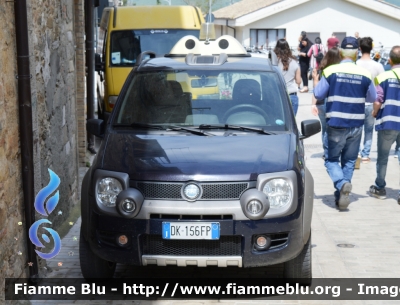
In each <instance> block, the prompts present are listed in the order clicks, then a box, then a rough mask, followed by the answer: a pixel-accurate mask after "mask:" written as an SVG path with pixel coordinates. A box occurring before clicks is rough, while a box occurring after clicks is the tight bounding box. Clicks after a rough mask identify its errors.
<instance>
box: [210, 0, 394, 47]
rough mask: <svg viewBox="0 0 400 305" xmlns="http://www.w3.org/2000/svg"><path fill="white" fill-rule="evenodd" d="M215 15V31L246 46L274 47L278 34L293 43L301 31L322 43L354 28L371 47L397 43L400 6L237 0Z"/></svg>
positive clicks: (342, 0) (344, 0)
mask: <svg viewBox="0 0 400 305" xmlns="http://www.w3.org/2000/svg"><path fill="white" fill-rule="evenodd" d="M214 15H215V18H216V19H215V24H216V33H217V35H219V36H221V35H224V34H229V35H235V37H236V38H237V39H238V40H239V41H241V42H242V43H243V45H244V46H245V47H257V48H271V47H272V48H273V47H274V46H275V44H276V41H277V40H278V39H280V38H286V40H287V41H288V42H289V45H291V46H296V45H297V44H298V38H299V35H300V32H301V31H306V32H307V34H308V36H309V37H310V38H311V39H312V40H313V38H315V37H317V36H319V37H321V39H322V41H323V43H326V41H327V39H328V38H329V37H331V34H332V33H336V35H337V37H338V38H339V39H340V38H342V37H345V36H354V34H355V32H359V35H360V37H365V36H370V37H372V39H373V40H374V46H375V47H380V46H384V47H392V46H393V45H399V44H400V7H397V6H395V5H393V4H390V3H388V2H383V1H377V0H363V1H357V0H242V1H240V2H238V3H235V4H233V5H230V6H227V7H224V8H222V9H220V10H217V11H215V12H214Z"/></svg>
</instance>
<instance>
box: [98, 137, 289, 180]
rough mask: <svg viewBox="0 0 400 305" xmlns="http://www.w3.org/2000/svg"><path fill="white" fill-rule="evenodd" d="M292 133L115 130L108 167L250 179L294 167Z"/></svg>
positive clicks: (154, 175)
mask: <svg viewBox="0 0 400 305" xmlns="http://www.w3.org/2000/svg"><path fill="white" fill-rule="evenodd" d="M290 143H291V136H290V134H279V135H261V134H244V135H237V136H214V137H206V136H196V135H187V134H182V135H181V134H180V135H172V136H168V135H161V134H158V135H153V134H143V135H138V134H131V133H125V134H124V133H110V134H109V135H108V139H107V144H106V145H105V148H104V155H103V158H102V160H103V164H102V166H101V167H102V168H103V169H105V170H110V171H117V172H124V173H128V174H129V177H130V179H132V180H141V181H145V180H151V181H189V180H196V181H247V180H256V179H257V176H258V175H259V174H262V173H270V172H280V171H286V170H288V166H289V160H293V158H289V154H290V153H292V154H293V150H291V149H289V148H290V146H291V145H290Z"/></svg>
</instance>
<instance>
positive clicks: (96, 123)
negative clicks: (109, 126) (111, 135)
mask: <svg viewBox="0 0 400 305" xmlns="http://www.w3.org/2000/svg"><path fill="white" fill-rule="evenodd" d="M105 130H106V124H105V123H104V121H103V120H99V119H90V120H88V121H87V123H86V131H87V132H88V133H90V134H92V135H95V136H96V137H99V138H103V137H104V133H105Z"/></svg>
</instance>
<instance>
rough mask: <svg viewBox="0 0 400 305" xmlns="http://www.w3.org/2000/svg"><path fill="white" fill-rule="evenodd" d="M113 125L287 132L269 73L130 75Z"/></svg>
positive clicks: (279, 91) (277, 87) (281, 94)
mask: <svg viewBox="0 0 400 305" xmlns="http://www.w3.org/2000/svg"><path fill="white" fill-rule="evenodd" d="M128 81H129V82H130V84H129V87H128V88H127V91H126V92H125V94H123V96H121V97H122V99H123V100H122V103H121V104H120V106H119V107H118V108H117V109H116V111H117V113H116V116H115V119H114V122H113V124H121V125H130V124H155V125H157V126H159V125H165V126H166V127H167V126H168V125H178V126H199V125H203V124H209V125H215V124H231V125H241V126H244V125H246V126H253V127H261V128H263V129H265V130H271V131H273V130H277V131H284V130H288V128H289V125H290V124H289V123H288V122H290V116H289V115H290V111H289V106H288V105H289V99H288V97H287V93H286V91H285V88H284V84H282V82H281V81H280V80H279V77H278V76H277V74H276V73H275V72H255V71H234V70H179V71H158V72H140V73H135V75H134V76H133V78H130V79H129V80H128Z"/></svg>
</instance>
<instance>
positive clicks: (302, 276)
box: [283, 233, 312, 285]
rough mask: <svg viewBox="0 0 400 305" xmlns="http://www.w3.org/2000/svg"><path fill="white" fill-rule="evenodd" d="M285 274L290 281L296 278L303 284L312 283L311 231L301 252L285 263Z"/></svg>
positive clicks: (297, 281) (296, 280)
mask: <svg viewBox="0 0 400 305" xmlns="http://www.w3.org/2000/svg"><path fill="white" fill-rule="evenodd" d="M283 274H284V277H285V278H286V279H288V280H289V281H290V280H291V279H293V280H295V282H296V283H299V284H301V285H311V281H312V264H311V233H310V237H309V238H308V241H307V243H306V244H305V245H304V248H303V250H302V251H301V252H300V254H299V255H298V256H297V257H295V258H293V259H291V260H290V261H287V262H285V263H284V269H283Z"/></svg>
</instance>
